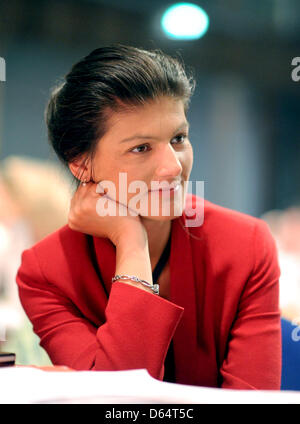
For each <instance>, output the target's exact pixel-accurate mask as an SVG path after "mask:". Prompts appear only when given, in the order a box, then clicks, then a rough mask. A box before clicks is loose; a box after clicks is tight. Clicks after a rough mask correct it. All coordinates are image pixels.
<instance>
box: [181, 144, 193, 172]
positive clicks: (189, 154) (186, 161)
mask: <svg viewBox="0 0 300 424" xmlns="http://www.w3.org/2000/svg"><path fill="white" fill-rule="evenodd" d="M193 162H194V153H193V148H192V145H190V147H189V148H188V149H187V150H186V151H185V154H184V157H183V162H182V164H183V168H184V171H185V174H186V175H187V176H189V175H190V173H191V170H192V167H193Z"/></svg>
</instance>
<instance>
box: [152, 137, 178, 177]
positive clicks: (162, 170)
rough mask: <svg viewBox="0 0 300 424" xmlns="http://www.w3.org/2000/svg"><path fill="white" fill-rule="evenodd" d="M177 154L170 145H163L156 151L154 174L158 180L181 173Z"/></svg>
mask: <svg viewBox="0 0 300 424" xmlns="http://www.w3.org/2000/svg"><path fill="white" fill-rule="evenodd" d="M179 154H180V153H178V152H176V151H175V150H174V148H173V147H172V146H171V145H166V146H164V147H163V149H162V151H160V152H159V153H158V156H159V157H158V166H157V168H156V176H157V179H158V180H159V181H161V180H163V179H168V178H172V179H173V178H174V177H177V176H178V175H180V174H181V173H182V165H181V163H180V160H179Z"/></svg>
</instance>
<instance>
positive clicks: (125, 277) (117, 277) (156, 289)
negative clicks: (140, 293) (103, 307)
mask: <svg viewBox="0 0 300 424" xmlns="http://www.w3.org/2000/svg"><path fill="white" fill-rule="evenodd" d="M117 280H132V281H135V282H137V283H141V284H142V285H143V286H145V287H148V288H149V289H151V290H152V291H153V293H154V294H159V284H150V283H148V281H145V280H141V279H140V278H138V277H136V276H135V275H115V276H114V277H113V278H112V280H111V282H112V283H114V282H115V281H117Z"/></svg>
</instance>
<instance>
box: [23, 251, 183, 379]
mask: <svg viewBox="0 0 300 424" xmlns="http://www.w3.org/2000/svg"><path fill="white" fill-rule="evenodd" d="M16 281H17V284H18V288H19V296H20V300H21V303H22V305H23V308H24V310H25V312H26V314H27V315H28V317H29V319H30V321H31V322H32V324H33V330H34V332H35V333H36V334H37V335H38V336H39V337H40V345H41V346H42V347H43V348H44V349H45V350H46V352H47V353H48V355H49V357H50V359H51V360H52V362H53V364H54V365H65V366H68V367H70V368H73V369H76V370H102V371H104V370H105V371H113V370H125V369H138V368H145V369H147V370H148V372H149V373H150V375H151V376H152V377H154V378H157V379H160V380H162V379H163V376H164V360H165V357H166V353H167V350H168V347H169V344H170V341H171V339H172V337H173V334H174V332H175V330H176V327H177V325H178V323H179V321H180V318H181V316H182V313H183V308H181V307H180V306H177V305H175V304H174V303H171V302H169V301H167V300H165V299H163V298H161V297H159V296H157V295H154V294H151V293H149V292H146V291H145V290H142V289H139V288H137V287H133V286H131V285H128V284H125V283H122V282H115V283H114V284H113V285H112V288H111V292H110V295H109V299H108V302H107V306H106V309H105V321H104V322H103V323H102V325H100V326H99V327H98V328H97V327H96V326H95V325H94V324H93V323H91V322H90V321H89V320H88V319H86V317H84V316H83V315H82V313H81V312H80V310H79V309H78V308H77V307H76V306H75V305H74V304H73V303H72V302H71V301H70V300H69V299H68V297H67V296H66V295H65V294H64V293H62V292H61V291H60V290H59V289H58V287H56V286H54V285H53V284H51V282H48V281H47V280H46V279H45V278H44V276H43V273H42V270H41V268H40V266H39V262H38V259H37V257H36V254H35V252H34V248H31V249H29V250H25V251H24V252H23V253H22V261H21V266H20V268H19V270H18V273H17V276H16ZM101 315H102V314H100V316H101Z"/></svg>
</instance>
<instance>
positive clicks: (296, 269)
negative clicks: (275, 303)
mask: <svg viewBox="0 0 300 424" xmlns="http://www.w3.org/2000/svg"><path fill="white" fill-rule="evenodd" d="M261 218H262V219H263V220H264V221H266V222H267V224H268V225H269V227H270V230H271V232H272V235H273V237H274V239H275V241H276V244H277V250H278V260H279V265H280V269H281V275H280V279H279V289H280V290H279V293H280V295H279V302H280V310H281V314H282V316H283V317H284V318H286V319H288V320H291V321H293V322H295V323H296V322H298V323H300V207H299V206H291V207H289V208H287V209H285V210H272V211H268V212H266V213H265V214H263V215H262V216H261Z"/></svg>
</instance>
